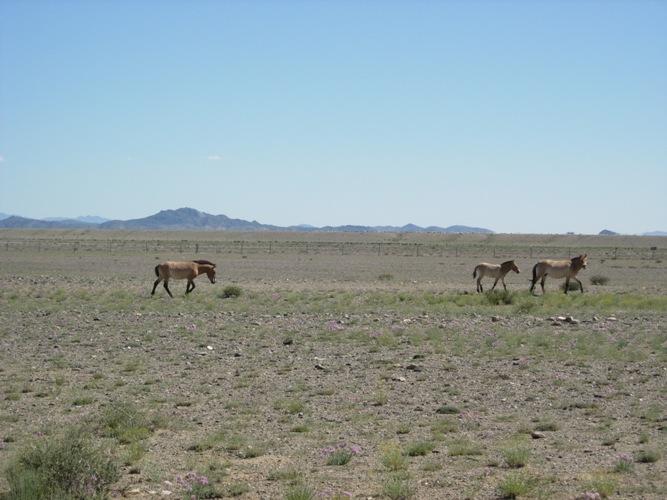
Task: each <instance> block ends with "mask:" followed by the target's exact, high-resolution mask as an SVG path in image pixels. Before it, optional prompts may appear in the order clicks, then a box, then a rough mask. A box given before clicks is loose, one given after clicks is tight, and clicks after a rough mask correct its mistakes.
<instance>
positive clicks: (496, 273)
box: [472, 260, 521, 292]
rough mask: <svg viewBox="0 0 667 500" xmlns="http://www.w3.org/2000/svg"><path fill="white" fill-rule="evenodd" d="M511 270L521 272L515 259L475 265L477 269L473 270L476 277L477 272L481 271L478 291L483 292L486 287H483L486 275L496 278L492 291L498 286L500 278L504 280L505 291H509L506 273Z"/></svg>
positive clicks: (473, 275)
mask: <svg viewBox="0 0 667 500" xmlns="http://www.w3.org/2000/svg"><path fill="white" fill-rule="evenodd" d="M510 271H514V272H515V273H517V274H518V273H520V272H521V271H519V268H518V267H516V264H515V263H514V261H513V260H508V261H507V262H503V263H502V264H500V265H498V264H487V263H486V262H482V263H481V264H478V265H477V266H476V267H475V270H474V271H473V272H472V277H473V278H474V277H476V276H477V273H478V272H479V278H477V291H478V292H483V291H484V288H483V287H482V278H483V277H484V276H490V277H492V278H496V281H494V282H493V286H492V287H491V291H493V289H494V288H495V287H496V285H497V284H498V280H500V281H502V283H503V288H504V289H505V291H507V285H505V275H506V274H507V273H509V272H510Z"/></svg>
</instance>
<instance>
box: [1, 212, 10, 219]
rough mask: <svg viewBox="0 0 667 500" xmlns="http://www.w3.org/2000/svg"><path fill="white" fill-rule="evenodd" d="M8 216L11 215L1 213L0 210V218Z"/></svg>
mask: <svg viewBox="0 0 667 500" xmlns="http://www.w3.org/2000/svg"><path fill="white" fill-rule="evenodd" d="M8 217H11V215H9V214H3V213H2V212H0V220H3V219H6V218H8Z"/></svg>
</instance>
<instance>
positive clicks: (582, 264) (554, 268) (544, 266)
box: [530, 254, 588, 294]
mask: <svg viewBox="0 0 667 500" xmlns="http://www.w3.org/2000/svg"><path fill="white" fill-rule="evenodd" d="M587 260H588V254H583V255H579V256H578V257H573V258H572V259H569V260H541V261H540V262H538V263H537V264H535V265H534V266H533V279H532V280H530V281H531V284H530V293H533V289H534V288H535V285H536V284H537V280H538V279H540V278H541V281H540V286H541V287H542V294H544V280H545V279H546V278H547V276H551V277H552V278H565V293H567V291H568V288H569V286H570V280H571V279H573V280H574V281H576V282H577V283H579V287H580V288H581V293H584V285H582V284H581V281H579V279H577V277H576V276H577V273H578V272H579V271H581V270H582V269H586V263H587Z"/></svg>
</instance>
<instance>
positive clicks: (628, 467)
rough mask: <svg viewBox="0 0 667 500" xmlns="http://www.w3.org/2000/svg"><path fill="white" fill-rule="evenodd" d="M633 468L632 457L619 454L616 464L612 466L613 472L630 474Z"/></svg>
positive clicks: (627, 454)
mask: <svg viewBox="0 0 667 500" xmlns="http://www.w3.org/2000/svg"><path fill="white" fill-rule="evenodd" d="M633 467H634V464H633V463H632V455H630V454H629V453H621V454H619V455H618V457H617V460H616V464H614V472H632V469H633Z"/></svg>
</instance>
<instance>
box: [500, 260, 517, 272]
mask: <svg viewBox="0 0 667 500" xmlns="http://www.w3.org/2000/svg"><path fill="white" fill-rule="evenodd" d="M500 268H501V269H502V271H503V272H504V273H508V272H510V271H514V272H515V273H517V274H519V273H520V272H521V271H519V268H518V267H517V266H516V264H515V263H514V261H513V260H508V261H507V262H503V263H502V264H500Z"/></svg>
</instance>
